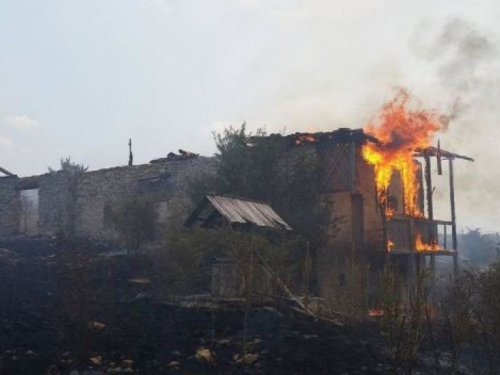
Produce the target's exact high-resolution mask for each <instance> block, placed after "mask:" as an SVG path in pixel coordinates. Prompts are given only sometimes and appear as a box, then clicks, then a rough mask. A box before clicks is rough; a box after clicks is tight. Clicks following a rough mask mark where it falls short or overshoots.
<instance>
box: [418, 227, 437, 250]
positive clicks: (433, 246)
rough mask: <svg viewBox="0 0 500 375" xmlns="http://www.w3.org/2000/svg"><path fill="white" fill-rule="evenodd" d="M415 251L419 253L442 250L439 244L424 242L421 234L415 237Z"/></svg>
mask: <svg viewBox="0 0 500 375" xmlns="http://www.w3.org/2000/svg"><path fill="white" fill-rule="evenodd" d="M415 250H417V251H438V250H441V247H440V246H439V243H438V242H436V241H433V240H431V242H430V243H426V242H424V241H423V240H422V234H420V233H419V232H417V233H416V235H415Z"/></svg>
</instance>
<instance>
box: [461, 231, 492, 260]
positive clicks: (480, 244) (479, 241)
mask: <svg viewBox="0 0 500 375" xmlns="http://www.w3.org/2000/svg"><path fill="white" fill-rule="evenodd" d="M459 249H460V250H459V253H460V254H461V255H463V256H464V257H465V258H466V260H467V262H468V263H469V264H470V265H471V266H473V267H484V266H487V265H488V264H490V263H491V262H492V261H493V260H495V258H497V257H499V256H500V254H499V252H500V233H484V232H482V231H481V229H479V228H475V229H468V230H466V231H464V232H463V233H461V234H460V235H459Z"/></svg>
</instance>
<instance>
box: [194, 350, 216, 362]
mask: <svg viewBox="0 0 500 375" xmlns="http://www.w3.org/2000/svg"><path fill="white" fill-rule="evenodd" d="M214 354H215V353H212V352H210V349H207V348H199V349H198V350H197V351H196V359H197V360H199V361H200V362H205V363H212V362H213V357H214Z"/></svg>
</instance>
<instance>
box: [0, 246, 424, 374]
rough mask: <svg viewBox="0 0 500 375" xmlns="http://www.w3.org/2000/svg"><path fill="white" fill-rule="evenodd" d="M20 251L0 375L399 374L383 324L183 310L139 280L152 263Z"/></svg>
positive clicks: (12, 268)
mask: <svg viewBox="0 0 500 375" xmlns="http://www.w3.org/2000/svg"><path fill="white" fill-rule="evenodd" d="M37 241H38V240H37ZM5 245H9V244H5ZM10 245H11V246H10V249H0V375H22V374H30V375H36V374H71V375H76V374H88V375H91V374H93V375H98V374H105V373H115V374H127V373H133V374H152V375H154V374H156V375H158V374H160V375H161V374H192V375H193V374H237V373H241V374H287V375H289V374H351V375H352V374H383V373H387V372H388V369H389V368H390V365H389V362H390V361H389V359H388V357H387V355H385V354H384V353H385V350H384V345H383V340H382V339H381V337H380V335H379V333H378V326H377V324H376V322H365V323H362V324H361V323H359V324H355V325H353V324H351V325H344V326H339V325H335V324H326V323H322V322H317V321H315V320H314V319H311V318H304V317H300V316H298V315H297V314H294V313H293V312H292V311H291V310H289V309H286V308H282V309H278V310H276V309H272V308H269V307H262V306H261V307H258V308H257V307H256V308H252V309H249V310H247V314H245V311H244V309H243V308H241V307H234V306H233V307H231V308H230V307H228V306H227V305H226V306H225V307H224V308H222V307H220V306H219V307H218V308H208V307H206V305H204V306H205V307H199V306H198V307H197V306H196V304H193V305H192V307H189V308H188V307H181V306H179V305H176V304H172V303H165V302H162V301H163V299H161V298H152V297H148V295H150V296H151V295H152V293H151V292H152V289H154V283H145V284H141V283H130V280H131V279H132V278H138V279H140V278H144V277H145V276H148V272H147V270H146V271H145V270H144V267H148V266H147V265H148V264H149V262H148V261H142V262H141V260H140V259H137V258H136V259H132V258H130V257H126V256H125V257H90V258H86V257H85V256H82V252H78V251H76V252H75V256H74V258H73V257H72V256H70V257H68V256H67V255H68V254H66V255H61V244H60V243H59V244H57V245H54V244H53V243H51V242H50V241H49V242H47V244H46V246H42V245H41V243H40V242H37V244H36V246H34V247H33V249H34V250H33V252H30V251H29V247H30V245H29V243H26V242H22V243H20V244H19V243H18V244H17V245H16V244H15V243H14V244H12V243H11V244H10ZM16 246H17V247H16ZM71 246H75V245H74V244H73V245H71ZM71 246H70V247H71ZM62 247H63V250H64V246H62ZM77 247H78V246H77ZM77 250H78V249H77ZM68 251H69V250H68ZM77 258H78V259H81V261H78V262H76V261H75V262H73V261H72V260H73V259H77ZM82 264H83V265H82ZM134 267H135V268H134ZM136 268H137V269H136ZM134 269H136V273H134ZM150 276H151V275H150ZM151 279H154V278H153V277H151ZM245 316H246V317H245ZM91 322H97V324H94V325H92V324H91ZM431 371H432V370H430V369H429V371H426V368H421V369H420V373H431Z"/></svg>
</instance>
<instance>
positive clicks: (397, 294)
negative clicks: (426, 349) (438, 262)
mask: <svg viewBox="0 0 500 375" xmlns="http://www.w3.org/2000/svg"><path fill="white" fill-rule="evenodd" d="M426 277H427V275H426V273H425V272H420V273H419V274H417V275H416V276H415V277H414V278H412V279H411V280H407V281H408V282H407V283H405V282H404V281H403V280H402V279H401V276H400V275H398V274H397V273H396V272H394V271H393V270H392V269H390V267H388V266H387V267H386V268H385V270H384V272H383V275H382V306H383V313H384V314H383V318H382V326H381V327H382V334H383V336H384V337H385V339H386V342H387V346H388V348H389V350H390V352H391V355H392V359H393V367H394V368H396V367H402V368H403V369H404V370H405V371H406V372H407V373H408V374H411V373H412V372H413V369H414V367H415V360H416V356H417V353H418V350H419V348H420V344H421V342H422V339H423V337H424V331H423V326H424V322H425V318H426V312H427V307H428V298H427V297H428V291H427V288H426ZM405 292H406V294H407V298H403V294H404V293H405Z"/></svg>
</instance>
